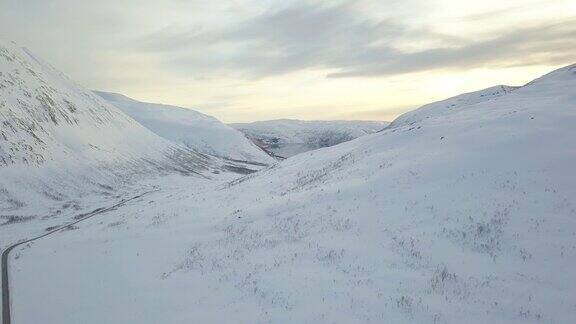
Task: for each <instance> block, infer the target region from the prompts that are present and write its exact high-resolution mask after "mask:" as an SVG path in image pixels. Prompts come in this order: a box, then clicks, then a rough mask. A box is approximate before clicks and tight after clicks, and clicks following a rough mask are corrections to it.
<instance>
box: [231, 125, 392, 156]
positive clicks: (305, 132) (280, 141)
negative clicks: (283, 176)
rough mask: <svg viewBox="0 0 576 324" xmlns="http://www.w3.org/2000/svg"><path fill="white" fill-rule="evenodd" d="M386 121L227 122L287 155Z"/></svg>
mask: <svg viewBox="0 0 576 324" xmlns="http://www.w3.org/2000/svg"><path fill="white" fill-rule="evenodd" d="M388 124H389V123H388V122H378V121H344V120H339V121H304V120H293V119H278V120H266V121H259V122H253V123H236V124H230V125H231V126H232V127H234V128H236V129H238V130H240V131H241V132H243V133H244V134H246V136H248V138H250V139H251V140H252V141H253V142H254V143H256V144H257V145H258V146H260V147H262V148H264V149H265V150H267V151H269V152H272V153H274V154H275V155H277V156H280V157H285V158H287V157H291V156H293V155H296V154H299V153H302V152H306V151H310V150H315V149H318V148H322V147H329V146H333V145H336V144H340V143H343V142H347V141H350V140H352V139H355V138H358V137H360V136H364V135H366V134H371V133H375V132H377V131H379V130H382V129H383V128H385V127H386V126H387V125H388Z"/></svg>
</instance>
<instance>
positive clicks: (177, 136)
mask: <svg viewBox="0 0 576 324" xmlns="http://www.w3.org/2000/svg"><path fill="white" fill-rule="evenodd" d="M95 93H96V94H97V95H99V96H100V97H102V98H104V99H105V100H106V101H108V102H109V103H110V104H112V105H114V106H116V107H118V108H120V109H121V110H122V111H123V112H124V113H125V114H127V115H128V116H130V117H132V118H134V119H135V120H136V121H138V122H139V123H140V124H142V125H143V126H144V127H146V128H148V129H150V130H151V131H153V132H154V133H156V134H158V135H160V136H162V137H164V138H166V139H169V140H171V141H174V142H177V143H181V144H184V145H186V146H187V147H189V148H192V149H195V150H198V151H200V152H203V153H206V154H211V155H216V156H220V157H224V158H228V159H233V160H244V161H250V162H258V163H264V164H271V163H274V162H275V160H274V159H273V158H272V157H270V155H268V154H267V153H266V152H264V151H263V150H262V149H260V148H259V147H257V146H256V145H254V144H253V143H252V142H250V140H248V139H247V138H246V137H245V136H244V135H243V134H242V133H241V132H239V131H237V130H235V129H233V128H232V127H230V126H228V125H225V124H223V123H221V122H220V121H219V120H218V119H216V118H214V117H212V116H207V115H204V114H201V113H199V112H197V111H194V110H191V109H186V108H182V107H176V106H168V105H161V104H153V103H145V102H140V101H136V100H133V99H130V98H128V97H126V96H123V95H120V94H115V93H108V92H100V91H95Z"/></svg>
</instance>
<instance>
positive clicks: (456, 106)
mask: <svg viewBox="0 0 576 324" xmlns="http://www.w3.org/2000/svg"><path fill="white" fill-rule="evenodd" d="M516 89H518V87H511V86H505V85H499V86H494V87H490V88H487V89H483V90H479V91H474V92H470V93H464V94H461V95H458V96H455V97H452V98H448V99H445V100H441V101H437V102H433V103H430V104H427V105H424V106H422V107H420V108H418V109H416V110H414V111H411V112H408V113H406V114H403V115H402V116H400V117H398V118H397V119H396V120H394V122H393V123H392V126H391V127H396V126H400V125H410V124H414V123H416V122H419V121H422V120H424V119H427V118H434V117H440V116H446V115H451V114H453V113H454V112H457V111H459V110H462V109H466V108H467V107H468V106H471V105H475V104H478V103H481V102H484V101H488V100H493V99H496V98H499V97H501V96H503V95H506V94H508V93H510V92H512V91H514V90H516Z"/></svg>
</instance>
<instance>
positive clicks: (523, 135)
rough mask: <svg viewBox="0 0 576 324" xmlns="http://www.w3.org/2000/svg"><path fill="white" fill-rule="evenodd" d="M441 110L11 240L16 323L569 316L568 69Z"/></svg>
mask: <svg viewBox="0 0 576 324" xmlns="http://www.w3.org/2000/svg"><path fill="white" fill-rule="evenodd" d="M437 109H438V110H439V111H438V113H436V112H434V111H433V110H430V111H429V112H428V113H429V114H427V116H429V118H423V119H419V120H416V121H414V122H413V123H412V122H411V123H410V124H409V125H404V124H401V123H397V124H396V126H395V127H390V128H387V129H386V130H384V131H382V132H379V133H376V134H372V135H367V136H364V137H361V138H358V139H356V140H353V141H349V142H346V143H342V144H340V145H337V146H334V147H329V148H323V149H320V150H315V151H311V152H307V153H303V154H300V155H298V156H294V157H293V158H290V159H287V160H285V161H283V162H282V163H279V164H277V165H275V166H274V167H272V168H270V169H267V170H264V171H261V172H258V173H255V174H253V175H249V176H247V177H245V178H242V179H240V180H236V181H233V182H232V183H230V184H228V185H225V186H220V187H219V186H218V185H217V184H214V183H209V184H203V185H194V186H190V184H189V182H187V181H184V182H182V183H178V181H176V180H175V179H166V183H165V184H162V183H161V182H158V185H160V186H161V188H162V191H160V192H157V193H154V194H151V195H150V196H148V197H146V199H144V200H143V201H141V202H135V203H133V204H131V205H129V206H125V207H123V208H122V209H120V210H117V211H114V212H111V213H110V214H108V215H107V216H106V217H102V218H99V219H98V220H93V221H88V222H87V223H85V224H83V225H81V226H79V228H77V229H76V230H70V231H66V232H64V233H61V234H60V235H59V237H58V239H51V240H45V241H43V242H38V243H36V245H34V246H33V247H31V248H25V247H23V248H22V249H19V250H18V251H15V252H17V253H18V256H19V258H18V259H16V260H14V283H13V285H14V287H17V288H16V289H18V290H17V294H16V295H15V299H14V300H13V304H14V315H15V316H16V317H17V318H18V320H19V322H23V323H36V322H40V321H41V322H43V323H59V324H62V323H77V322H83V323H102V322H106V323H160V322H162V323H189V322H201V323H574V322H576V304H575V303H576V281H575V280H574V275H573V271H572V269H574V268H575V267H576V221H575V220H576V201H575V200H574V197H576V172H574V165H575V164H576V146H575V143H576V127H574V125H576V65H575V66H570V67H567V68H564V69H560V70H558V71H555V72H552V73H550V74H548V75H546V76H544V77H542V78H539V79H537V80H536V81H534V82H532V83H531V84H529V85H527V86H524V87H522V88H519V89H517V90H515V91H513V92H511V93H507V94H505V95H501V96H499V97H497V98H492V99H491V100H487V101H482V102H477V103H474V104H469V105H466V106H465V107H461V109H453V110H451V112H449V113H444V112H443V108H442V107H439V108H437ZM402 118H406V116H404V117H400V118H399V120H401V119H402ZM158 242H162V244H158ZM37 269H43V271H44V272H43V275H42V276H38V270H37ZM86 277H90V278H91V280H86ZM72 287H73V288H72ZM66 288H68V289H66ZM62 290H65V291H66V292H67V293H64V294H62V293H61V292H62ZM52 295H57V296H58V298H45V296H52Z"/></svg>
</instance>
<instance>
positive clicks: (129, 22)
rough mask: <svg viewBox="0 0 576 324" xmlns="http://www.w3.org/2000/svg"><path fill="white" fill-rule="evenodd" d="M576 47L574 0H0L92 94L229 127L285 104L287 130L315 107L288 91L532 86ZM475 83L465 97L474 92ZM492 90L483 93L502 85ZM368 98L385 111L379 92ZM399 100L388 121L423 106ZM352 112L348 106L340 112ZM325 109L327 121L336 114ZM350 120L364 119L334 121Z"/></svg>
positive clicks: (32, 40) (10, 23)
mask: <svg viewBox="0 0 576 324" xmlns="http://www.w3.org/2000/svg"><path fill="white" fill-rule="evenodd" d="M574 35H576V5H575V4H574V3H573V2H572V1H564V0H557V1H541V0H526V1H517V0H512V1H506V2H505V3H502V1H495V0H486V1H483V2H476V3H470V2H467V3H462V1H455V0H429V1H424V0H405V1H397V0H394V1H378V0H340V1H322V0H309V1H306V0H290V1H289V0H286V1H280V0H267V1H256V0H222V1H200V0H187V1H186V0H164V1H157V0H155V1H153V0H125V1H115V0H101V1H97V2H94V1H76V0H27V1H21V0H0V36H1V37H2V38H5V39H6V38H7V39H11V40H15V41H17V42H18V43H20V44H22V45H25V46H27V47H30V48H31V49H32V50H33V51H34V52H36V53H37V54H38V55H40V56H42V57H44V58H45V59H46V60H48V61H50V62H53V63H54V65H55V66H56V67H58V68H60V69H62V70H63V71H64V72H66V73H68V74H70V75H71V76H72V77H73V78H74V79H77V80H79V81H80V82H81V83H83V84H84V85H86V86H88V87H92V88H98V89H103V90H113V91H118V92H125V93H127V94H128V95H132V96H136V97H138V98H141V99H148V100H156V101H164V102H168V103H174V104H183V105H188V106H196V107H198V108H199V109H208V110H213V111H214V112H215V113H216V114H218V115H219V117H222V118H225V119H228V118H230V119H234V118H235V117H230V116H233V115H234V109H236V110H237V111H239V110H243V111H244V113H246V111H249V110H250V109H249V108H247V106H250V105H252V106H253V107H254V111H255V112H256V111H258V114H260V115H258V116H257V117H255V119H261V118H264V117H260V116H263V115H262V114H264V115H265V113H264V112H265V108H264V105H267V106H270V105H271V104H272V105H274V106H275V107H269V108H268V109H269V110H270V111H269V112H270V113H269V114H268V115H270V116H272V117H285V116H286V113H284V114H282V113H277V112H276V111H273V109H276V110H278V109H279V107H283V108H282V109H288V107H289V104H290V102H291V101H292V102H294V104H296V103H298V104H299V105H300V106H302V101H305V100H304V98H288V97H284V98H283V101H282V102H280V101H278V100H279V99H278V94H279V93H281V94H285V93H286V92H285V90H284V89H283V88H282V85H283V84H287V83H288V82H291V83H294V82H297V83H302V84H304V83H306V84H307V86H308V88H307V89H318V90H317V91H329V92H330V91H331V92H334V93H335V90H337V89H336V88H333V89H330V86H332V87H338V89H342V88H347V86H346V85H345V84H343V83H342V81H338V82H336V81H330V79H350V80H351V81H350V82H358V81H353V80H357V79H359V78H360V79H362V78H363V79H366V81H362V82H365V86H364V87H363V88H370V89H374V91H377V90H376V89H378V86H377V85H376V84H374V83H373V82H381V83H380V84H381V86H382V89H384V87H386V90H388V91H392V89H396V88H395V87H400V86H398V85H395V86H392V87H391V83H389V81H390V82H392V81H393V80H396V79H398V78H403V77H402V76H403V75H405V74H410V73H412V74H414V73H415V74H418V73H420V74H421V73H429V72H431V71H432V72H433V71H438V72H437V73H439V74H438V75H440V74H442V75H443V76H442V77H441V78H444V79H446V78H449V79H450V78H452V77H448V76H447V73H452V74H451V75H453V76H454V75H456V74H458V73H460V74H458V75H464V74H461V73H464V72H466V73H469V71H472V70H475V69H477V70H479V69H482V70H487V69H489V70H491V71H492V72H493V73H491V74H490V75H491V76H495V75H503V76H506V75H509V77H508V79H509V80H494V81H492V82H494V83H505V82H508V81H513V82H517V81H518V80H523V79H522V78H523V77H524V75H522V76H521V75H520V74H518V70H517V68H518V67H526V68H527V70H526V71H528V70H529V69H528V68H530V67H532V68H530V69H533V70H538V71H541V70H542V71H543V70H544V69H545V68H547V67H556V66H561V65H566V64H569V63H572V62H573V61H574V58H575V57H576V43H574ZM504 71H508V72H506V73H504ZM510 71H513V73H514V75H513V74H512V72H510ZM435 73H436V72H435ZM484 74H485V75H488V74H486V73H484ZM294 75H298V77H294ZM288 76H290V77H288ZM318 76H322V77H323V78H324V81H322V78H318ZM426 76H427V77H428V78H432V75H429V74H426ZM462 78H463V77H461V78H460V79H459V80H460V81H458V82H461V84H460V85H459V86H458V87H457V89H458V91H459V90H460V89H465V90H474V89H468V88H467V87H468V86H466V84H470V86H472V84H473V83H472V82H469V81H467V80H465V79H462ZM368 79H370V80H372V81H368ZM374 79H376V81H374ZM312 80H313V81H312ZM391 80H392V81H391ZM451 80H452V79H451ZM480 81H481V82H480ZM480 81H478V82H476V83H474V84H477V85H478V86H481V85H484V84H486V85H489V83H488V81H489V80H488V79H487V80H480ZM526 81H527V80H526ZM387 82H388V83H387ZM394 82H396V81H394ZM369 83H370V84H369ZM413 83H414V84H413V89H411V92H410V93H409V94H408V93H398V92H396V93H395V94H396V95H397V97H398V98H399V97H400V96H406V97H407V96H410V97H412V98H414V96H416V97H418V96H420V99H421V100H420V101H422V103H424V102H425V100H428V98H430V95H426V94H425V92H426V89H422V88H421V87H423V86H424V84H417V82H413ZM451 83H453V82H452V81H451ZM368 84H369V86H368ZM394 84H396V83H394ZM350 85H351V87H354V86H355V84H350ZM447 86H451V87H452V88H454V89H452V88H450V89H448V88H446V91H444V90H442V91H441V92H442V93H451V92H450V91H452V90H456V88H455V87H454V86H453V85H447ZM255 87H257V89H258V91H255V90H254V89H255ZM401 88H402V89H404V88H406V87H404V86H402V87H401ZM356 91H357V92H356V95H358V96H360V95H362V96H364V97H366V96H374V100H379V97H378V96H379V95H378V93H374V94H372V93H367V92H366V91H365V90H363V89H357V90H356ZM382 91H384V90H381V92H382ZM395 91H396V90H395ZM267 93H268V94H270V96H274V97H266V94H267ZM314 94H315V96H316V97H317V96H319V95H321V94H319V93H316V92H315V93H314ZM352 95H353V94H351V93H347V94H346V97H347V98H350V97H352ZM440 95H441V94H438V96H440ZM442 95H443V94H442ZM322 97H325V96H322ZM222 98H229V101H226V102H222ZM398 98H396V99H394V100H391V101H388V102H382V103H381V106H382V107H383V108H382V109H386V107H389V108H388V109H389V110H390V111H396V110H397V109H398V108H397V107H399V106H402V107H404V106H409V105H410V104H412V103H413V102H408V101H402V100H399V99H398ZM274 99H275V100H276V101H274ZM250 100H251V101H250ZM348 100H349V99H348ZM341 101H342V100H341V99H338V98H336V96H335V98H334V103H335V104H336V103H338V102H341ZM420 101H419V102H420ZM218 104H221V107H222V109H218V108H217V105H218ZM365 105H366V103H365V102H362V103H360V102H358V103H357V104H351V103H350V102H347V105H346V107H356V108H354V109H357V110H358V114H359V115H360V111H373V110H374V106H375V105H376V103H373V104H372V105H370V107H367V106H365ZM321 106H322V107H327V106H330V102H329V100H328V99H326V100H325V102H323V103H322V105H321ZM224 107H226V109H224ZM234 107H236V108H234ZM240 107H242V108H240ZM323 109H324V111H322V112H321V113H320V112H319V114H318V116H325V115H326V113H327V112H326V111H325V108H323ZM347 109H352V108H347ZM280 110H281V109H280ZM208 113H210V111H208ZM227 114H228V115H227ZM342 115H346V116H353V115H354V110H353V109H352V110H349V111H337V112H335V113H334V114H333V116H335V117H337V116H342ZM242 118H244V117H242Z"/></svg>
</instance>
